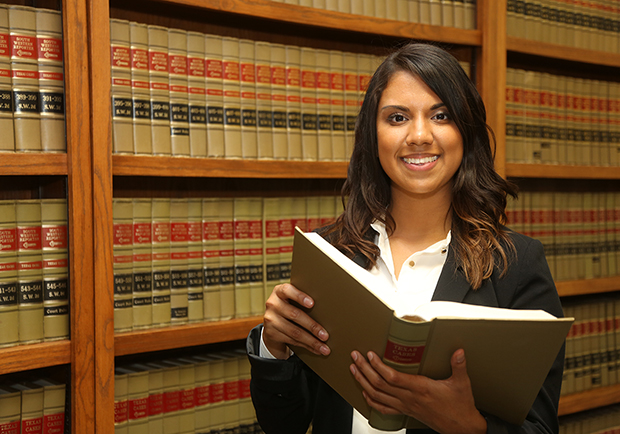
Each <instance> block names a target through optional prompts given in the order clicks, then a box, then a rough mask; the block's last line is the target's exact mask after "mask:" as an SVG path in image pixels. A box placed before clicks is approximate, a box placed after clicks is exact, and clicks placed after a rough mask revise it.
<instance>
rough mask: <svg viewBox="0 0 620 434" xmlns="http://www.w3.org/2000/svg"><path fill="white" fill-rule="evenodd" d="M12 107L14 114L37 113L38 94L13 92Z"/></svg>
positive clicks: (39, 108)
mask: <svg viewBox="0 0 620 434" xmlns="http://www.w3.org/2000/svg"><path fill="white" fill-rule="evenodd" d="M13 107H14V109H15V113H39V112H40V111H41V107H40V99H39V92H26V91H19V90H15V91H13Z"/></svg>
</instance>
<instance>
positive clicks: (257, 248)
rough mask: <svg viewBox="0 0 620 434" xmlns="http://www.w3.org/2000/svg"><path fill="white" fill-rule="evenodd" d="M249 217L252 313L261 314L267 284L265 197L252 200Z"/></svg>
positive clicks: (263, 307) (263, 308) (263, 309)
mask: <svg viewBox="0 0 620 434" xmlns="http://www.w3.org/2000/svg"><path fill="white" fill-rule="evenodd" d="M249 211H250V214H249V218H248V254H249V256H250V260H249V262H250V269H249V277H250V314H251V315H254V316H260V315H262V314H263V313H264V311H265V301H266V299H265V284H264V280H263V276H264V274H265V269H264V259H265V258H264V250H263V199H262V198H252V199H251V200H250V209H249Z"/></svg>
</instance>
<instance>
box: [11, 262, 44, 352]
mask: <svg viewBox="0 0 620 434" xmlns="http://www.w3.org/2000/svg"><path fill="white" fill-rule="evenodd" d="M42 268H43V262H42V257H41V253H40V252H39V253H31V254H23V255H22V254H19V255H18V256H17V307H18V328H19V343H20V344H29V343H35V342H42V341H43V338H44V333H43V269H42Z"/></svg>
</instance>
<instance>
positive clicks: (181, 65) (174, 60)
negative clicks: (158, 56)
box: [168, 54, 188, 75]
mask: <svg viewBox="0 0 620 434" xmlns="http://www.w3.org/2000/svg"><path fill="white" fill-rule="evenodd" d="M168 62H169V69H168V71H169V72H170V74H175V75H187V69H188V68H187V57H186V56H181V55H178V54H173V55H170V56H168Z"/></svg>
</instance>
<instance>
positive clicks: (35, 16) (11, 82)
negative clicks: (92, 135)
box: [0, 4, 66, 152]
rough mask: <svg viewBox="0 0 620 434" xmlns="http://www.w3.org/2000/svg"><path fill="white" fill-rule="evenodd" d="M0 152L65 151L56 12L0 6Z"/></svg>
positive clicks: (60, 44)
mask: <svg viewBox="0 0 620 434" xmlns="http://www.w3.org/2000/svg"><path fill="white" fill-rule="evenodd" d="M0 130H1V131H2V134H0V152H42V151H45V152H65V151H66V140H65V103H64V70H63V49H62V22H61V16H60V12H59V11H56V10H50V9H42V8H34V7H30V6H17V5H10V6H9V5H5V4H0Z"/></svg>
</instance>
